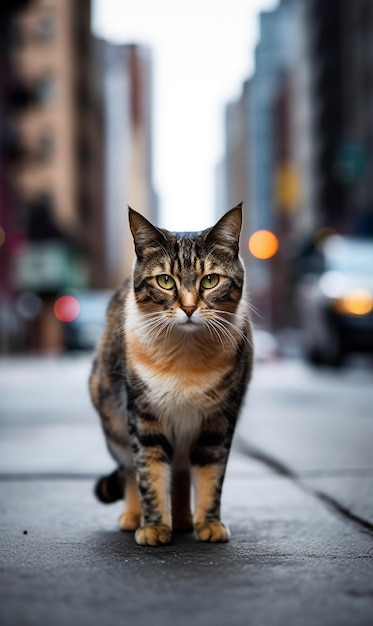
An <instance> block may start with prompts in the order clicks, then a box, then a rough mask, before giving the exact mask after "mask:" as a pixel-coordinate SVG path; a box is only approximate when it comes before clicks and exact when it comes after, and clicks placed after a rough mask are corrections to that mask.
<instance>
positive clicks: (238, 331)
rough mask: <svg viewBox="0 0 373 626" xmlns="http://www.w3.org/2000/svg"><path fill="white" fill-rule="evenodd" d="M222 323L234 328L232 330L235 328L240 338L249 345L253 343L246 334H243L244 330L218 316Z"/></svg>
mask: <svg viewBox="0 0 373 626" xmlns="http://www.w3.org/2000/svg"><path fill="white" fill-rule="evenodd" d="M216 317H217V318H218V319H219V320H220V321H221V322H222V323H223V322H224V323H226V324H228V326H232V328H234V330H235V331H236V332H237V333H238V334H239V336H240V337H241V339H242V340H243V341H245V342H247V343H248V344H249V345H251V342H250V340H249V338H248V336H247V335H245V333H243V332H242V330H241V329H240V328H238V327H237V326H236V325H235V324H232V322H230V321H229V320H227V319H225V318H222V317H221V316H220V315H217V316H216Z"/></svg>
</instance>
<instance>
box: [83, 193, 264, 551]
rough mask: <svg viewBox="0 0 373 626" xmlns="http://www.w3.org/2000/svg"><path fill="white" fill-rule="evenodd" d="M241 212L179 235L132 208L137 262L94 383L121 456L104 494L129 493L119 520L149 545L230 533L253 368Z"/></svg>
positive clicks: (113, 316)
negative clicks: (224, 494) (228, 481)
mask: <svg viewBox="0 0 373 626" xmlns="http://www.w3.org/2000/svg"><path fill="white" fill-rule="evenodd" d="M241 213H242V209H241V205H238V206H237V207H235V208H234V209H231V211H228V213H226V214H225V215H224V216H223V217H222V218H221V219H220V220H219V222H218V223H217V224H216V225H215V226H214V227H212V228H210V229H207V230H205V231H202V232H200V233H170V232H168V231H166V230H162V229H159V228H156V227H155V226H153V225H152V224H150V222H148V221H147V220H146V219H145V218H144V217H142V216H141V215H140V214H139V213H136V212H135V211H132V210H131V209H130V210H129V220H130V227H131V231H132V234H133V237H134V243H135V250H136V262H135V265H134V269H133V275H132V277H131V279H130V280H128V281H127V282H126V283H125V284H124V285H123V286H122V287H120V288H119V289H118V291H117V292H116V293H115V294H114V296H113V298H112V300H111V302H110V304H109V307H108V312H107V323H106V327H105V330H104V333H103V336H102V339H101V341H100V343H99V346H98V348H97V353H96V357H95V360H94V363H93V368H92V373H91V377H90V392H91V397H92V401H93V404H94V406H95V407H96V409H97V411H98V413H99V414H100V417H101V420H102V425H103V430H104V433H105V436H106V439H107V443H108V447H109V450H110V452H111V454H112V456H113V457H114V459H115V461H116V462H117V464H118V470H117V472H118V475H116V474H115V473H114V475H113V474H112V475H110V477H103V478H102V479H100V481H99V483H98V485H97V487H96V494H97V495H98V497H99V498H100V499H101V500H102V501H105V502H111V501H114V500H115V499H117V498H118V497H120V494H121V492H122V495H123V496H124V498H125V511H124V513H123V514H122V515H121V517H120V520H119V525H120V528H121V529H122V530H131V531H135V539H136V541H137V543H139V544H142V545H160V544H166V543H169V541H170V540H171V533H172V531H177V530H181V531H187V530H192V529H193V528H194V530H195V532H196V535H197V537H198V538H199V539H200V540H201V541H227V540H228V538H229V531H228V528H227V527H226V526H225V525H224V524H223V523H222V522H221V521H220V498H221V491H222V486H223V480H224V474H225V468H226V463H227V460H228V455H229V450H230V446H231V442H232V437H233V433H234V429H235V425H236V421H237V417H238V414H239V410H240V406H241V403H242V399H243V396H244V393H245V390H246V387H247V383H248V381H249V378H250V375H251V368H252V344H251V331H250V322H249V313H248V310H249V309H248V305H247V303H246V301H245V298H244V296H243V291H244V269H243V265H242V263H241V260H240V258H239V254H238V246H239V235H240V230H241V220H242V216H241ZM191 480H193V484H194V489H195V498H194V500H195V502H194V514H193V515H192V513H191V507H190V484H191Z"/></svg>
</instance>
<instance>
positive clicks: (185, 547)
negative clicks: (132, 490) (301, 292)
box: [0, 355, 373, 626]
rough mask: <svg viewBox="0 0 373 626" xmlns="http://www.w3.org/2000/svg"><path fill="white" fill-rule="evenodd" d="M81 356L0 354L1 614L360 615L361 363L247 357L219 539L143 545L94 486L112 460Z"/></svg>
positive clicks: (363, 546) (69, 617)
mask: <svg viewBox="0 0 373 626" xmlns="http://www.w3.org/2000/svg"><path fill="white" fill-rule="evenodd" d="M89 367H90V359H89V357H87V356H85V355H83V356H81V355H73V356H64V357H61V358H52V357H49V358H42V357H38V358H34V357H30V358H9V359H2V360H1V361H0V397H1V407H0V412H1V419H0V434H1V437H0V477H1V482H0V490H1V501H2V503H3V513H2V534H1V562H2V568H1V582H0V588H1V592H0V594H1V601H0V621H1V624H2V626H10V625H12V626H13V625H14V626H15V625H17V626H19V625H20V624H22V625H23V624H25V625H27V626H29V625H34V624H35V626H36V625H38V626H43V625H44V624H49V623H50V622H51V619H52V618H51V615H53V623H54V624H55V626H59V625H62V624H67V623H69V624H79V626H80V625H82V626H85V625H87V626H88V625H90V626H95V625H96V624H97V625H100V626H101V625H102V624H103V623H114V621H117V620H121V621H123V619H125V621H126V623H129V624H131V625H132V624H134V625H137V624H145V623H147V621H148V620H149V619H151V620H152V623H153V624H155V625H156V626H157V625H158V624H159V625H160V624H163V625H165V626H168V625H170V626H171V625H172V626H173V625H174V624H175V623H177V624H181V625H182V626H183V625H187V624H190V623H191V621H193V623H195V624H196V625H198V626H199V625H206V626H207V624H211V623H214V624H217V625H224V626H225V625H226V624H234V625H236V624H242V625H244V624H245V625H247V624H254V625H258V626H262V625H263V624H270V625H272V624H273V625H279V626H282V625H283V626H285V625H286V626H287V625H291V624H302V625H303V624H305V625H307V626H308V625H311V624H318V625H321V626H323V625H334V624H338V626H343V625H346V626H347V625H348V626H350V625H351V624H354V626H360V625H367V626H368V625H370V624H371V623H372V614H373V586H372V580H373V560H372V556H373V502H372V497H371V494H372V492H373V458H372V448H373V414H372V408H371V407H372V370H371V369H370V370H369V369H364V368H363V367H361V366H360V365H359V364H356V365H352V366H351V367H346V368H344V369H342V370H331V369H320V370H314V369H311V368H309V367H308V366H305V365H304V364H303V363H302V362H300V361H298V360H297V359H289V360H284V361H281V360H278V361H276V360H275V361H270V362H264V363H258V364H257V365H256V369H255V374H254V379H253V383H252V387H251V391H250V393H249V395H248V398H247V402H246V406H245V410H244V412H243V415H242V418H241V421H240V424H239V427H238V430H237V436H236V441H235V450H234V451H233V453H232V455H231V459H230V464H229V470H228V474H227V479H226V483H225V491H224V492H223V493H224V497H223V518H224V519H225V520H226V521H227V522H228V524H229V525H230V528H231V533H232V539H231V541H230V543H229V544H221V545H205V544H200V543H197V542H196V541H195V539H194V538H193V537H192V536H189V535H181V536H177V537H175V539H174V541H173V543H172V544H171V545H170V546H167V547H163V548H159V549H154V548H140V547H138V546H136V545H135V543H134V539H133V536H132V535H130V534H129V535H127V534H123V533H120V532H119V530H118V529H117V526H116V524H117V518H118V516H119V513H120V511H121V504H120V503H118V504H116V505H113V506H109V507H104V506H102V505H100V504H99V503H98V502H96V501H95V499H94V496H93V493H92V488H93V484H94V480H95V478H96V476H97V475H99V474H100V473H101V472H102V471H105V470H110V469H111V468H112V467H113V464H112V461H111V459H110V457H109V455H108V454H107V452H106V449H105V445H104V441H103V437H102V435H101V431H100V426H99V422H98V419H97V418H96V416H95V413H94V411H93V409H92V408H91V406H90V403H89V399H88V392H87V378H88V372H89ZM316 598H317V601H315V599H316Z"/></svg>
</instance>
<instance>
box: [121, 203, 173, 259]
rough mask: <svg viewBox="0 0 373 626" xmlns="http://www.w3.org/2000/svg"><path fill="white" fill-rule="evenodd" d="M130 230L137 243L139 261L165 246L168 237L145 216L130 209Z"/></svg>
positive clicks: (136, 249)
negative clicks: (150, 251)
mask: <svg viewBox="0 0 373 626" xmlns="http://www.w3.org/2000/svg"><path fill="white" fill-rule="evenodd" d="M128 219H129V222H130V229H131V233H132V235H133V240H134V242H135V251H136V256H137V258H138V259H142V258H143V256H144V254H145V253H146V252H149V250H151V249H153V250H154V249H156V248H159V246H160V245H162V242H163V244H164V242H165V239H166V236H165V235H164V234H163V233H162V231H161V230H159V228H157V227H156V226H153V224H151V223H150V222H149V220H147V219H146V218H145V217H144V216H143V215H141V214H140V213H137V211H134V210H133V209H131V207H130V206H129V207H128Z"/></svg>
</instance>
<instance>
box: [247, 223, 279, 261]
mask: <svg viewBox="0 0 373 626" xmlns="http://www.w3.org/2000/svg"><path fill="white" fill-rule="evenodd" d="M248 245H249V250H250V252H251V254H252V255H253V256H255V257H256V258H257V259H270V258H272V257H273V256H274V255H275V254H276V252H277V250H278V247H279V242H278V239H277V237H276V235H275V234H274V233H272V232H271V231H269V230H257V231H256V232H255V233H253V234H252V235H251V237H250V238H249V244H248Z"/></svg>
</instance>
